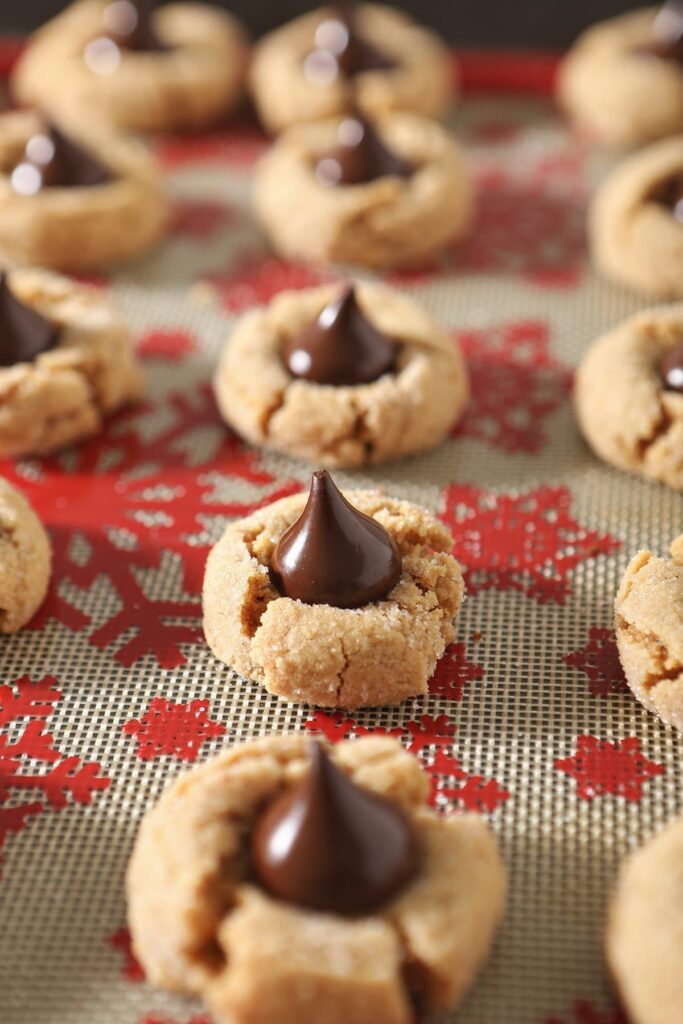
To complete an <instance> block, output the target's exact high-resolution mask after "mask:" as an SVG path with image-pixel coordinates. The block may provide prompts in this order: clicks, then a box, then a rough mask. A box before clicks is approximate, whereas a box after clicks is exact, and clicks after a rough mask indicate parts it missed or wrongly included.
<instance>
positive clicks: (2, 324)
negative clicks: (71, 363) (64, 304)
mask: <svg viewBox="0 0 683 1024" xmlns="http://www.w3.org/2000/svg"><path fill="white" fill-rule="evenodd" d="M58 334H59V332H58V329H57V327H56V326H55V325H54V324H53V323H51V322H50V321H49V320H47V319H46V318H45V317H44V316H41V315H40V313H38V312H36V310H35V309H31V307H30V306H26V305H25V304H24V303H23V302H21V300H20V299H18V298H17V297H16V295H15V294H14V292H13V291H12V290H11V289H10V287H9V284H8V281H7V274H6V273H5V272H4V271H0V366H2V367H8V366H16V365H17V363H30V362H33V360H34V359H36V357H37V356H39V355H41V354H42V353H43V352H48V351H49V350H50V349H51V348H54V346H55V345H56V343H57V338H58Z"/></svg>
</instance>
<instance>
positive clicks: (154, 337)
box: [137, 330, 197, 363]
mask: <svg viewBox="0 0 683 1024" xmlns="http://www.w3.org/2000/svg"><path fill="white" fill-rule="evenodd" d="M137 350H138V354H139V355H141V356H142V357H143V358H144V359H165V360H167V361H168V362H169V363H177V362H180V361H181V360H183V359H184V358H185V356H189V355H191V354H192V353H193V352H196V351H197V341H196V339H195V338H194V337H193V336H192V335H191V334H189V333H188V332H187V331H164V330H156V331H149V332H148V333H147V334H145V335H143V337H142V338H140V341H139V342H138V345H137Z"/></svg>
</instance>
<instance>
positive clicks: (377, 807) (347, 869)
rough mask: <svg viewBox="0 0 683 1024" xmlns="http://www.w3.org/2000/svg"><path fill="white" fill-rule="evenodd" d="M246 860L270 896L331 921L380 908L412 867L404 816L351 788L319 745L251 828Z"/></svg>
mask: <svg viewBox="0 0 683 1024" xmlns="http://www.w3.org/2000/svg"><path fill="white" fill-rule="evenodd" d="M251 858H252V865H253V868H254V871H255V874H256V877H257V878H258V880H259V881H260V882H261V884H262V885H263V886H264V887H265V888H266V889H267V890H268V892H270V893H271V894H272V895H273V896H276V897H278V898H279V899H282V900H287V901H288V902H290V903H297V904H299V905H300V906H304V907H311V908H312V909H313V910H321V911H329V912H331V913H336V914H363V913H368V912H369V911H372V910H374V909H375V908H377V907H379V906H381V905H382V904H384V903H386V902H387V901H388V900H390V899H391V897H392V896H394V894H395V893H396V892H398V890H399V889H400V888H402V886H404V885H405V884H406V882H408V881H409V880H410V879H411V878H412V877H413V876H414V875H415V873H416V871H417V865H418V855H417V844H416V842H415V837H414V836H413V833H412V830H411V828H410V825H409V822H408V820H407V818H406V817H405V816H404V814H403V812H402V811H401V810H400V809H399V808H398V807H397V806H396V805H395V804H393V803H391V802H390V801H389V800H386V799H384V798H382V797H379V796H376V795H375V794H374V793H371V792H369V791H368V790H366V789H361V788H360V786H357V785H356V784H355V783H354V782H352V781H351V780H350V779H349V778H348V777H347V776H346V775H344V773H343V772H342V771H340V770H339V768H337V766H336V765H335V764H334V762H333V761H332V760H331V759H330V758H329V756H328V755H327V754H326V752H325V750H324V748H323V747H322V746H321V744H320V743H314V744H312V749H311V766H310V768H309V770H308V773H307V774H306V775H305V776H304V778H303V779H302V780H301V782H299V783H298V784H297V785H295V786H294V787H293V788H291V789H289V790H287V791H286V792H284V793H283V794H282V795H281V796H279V797H276V799H275V800H274V801H273V803H271V804H270V806H269V807H267V808H266V810H265V812H264V813H263V815H262V816H261V818H260V819H259V821H258V822H257V825H256V828H255V829H254V832H253V834H252V840H251Z"/></svg>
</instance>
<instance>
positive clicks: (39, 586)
mask: <svg viewBox="0 0 683 1024" xmlns="http://www.w3.org/2000/svg"><path fill="white" fill-rule="evenodd" d="M1 372H2V371H1V370H0V373H1ZM51 562H52V550H51V546H50V541H49V538H48V535H47V533H46V531H45V527H44V526H43V524H42V523H41V521H40V520H39V519H38V516H37V515H36V514H35V512H34V511H33V509H32V508H31V506H30V505H29V503H28V502H27V501H26V498H24V496H23V495H22V494H20V493H19V491H17V490H15V488H14V487H11V486H10V485H9V484H8V483H7V481H6V480H3V478H2V477H0V633H15V632H16V631H17V630H18V629H21V627H22V626H25V625H26V623H27V622H28V621H29V620H30V619H31V618H32V617H33V615H34V614H35V613H36V612H37V610H38V608H39V607H40V605H41V604H42V603H43V600H44V598H45V595H46V593H47V587H48V583H49V581H50V569H51Z"/></svg>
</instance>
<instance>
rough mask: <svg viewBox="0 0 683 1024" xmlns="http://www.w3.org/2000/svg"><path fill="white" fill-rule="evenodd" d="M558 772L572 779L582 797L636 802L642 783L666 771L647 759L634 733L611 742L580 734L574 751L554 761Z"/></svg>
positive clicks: (662, 766)
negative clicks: (601, 797)
mask: <svg viewBox="0 0 683 1024" xmlns="http://www.w3.org/2000/svg"><path fill="white" fill-rule="evenodd" d="M555 768H556V769H557V771H560V772H564V773H565V774H567V775H570V776H571V777H572V778H573V779H575V781H576V784H577V788H576V792H577V795H578V796H579V797H580V798H581V799H582V800H592V799H593V798H594V797H596V796H607V795H612V796H620V797H623V798H624V799H625V800H629V801H631V802H633V803H637V802H638V801H639V800H641V799H642V797H643V786H644V785H645V784H646V783H647V782H648V781H649V780H650V779H653V778H655V777H656V776H658V775H663V774H664V772H665V768H664V765H662V764H657V763H656V762H654V761H649V760H648V759H647V757H645V754H644V753H643V751H642V749H641V745H640V740H639V739H637V738H636V737H635V736H627V737H626V738H625V739H621V740H617V741H616V742H614V743H611V742H610V741H609V740H601V739H598V737H597V736H579V737H578V738H577V749H576V753H574V754H572V756H571V757H564V758H558V759H557V760H556V761H555Z"/></svg>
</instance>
